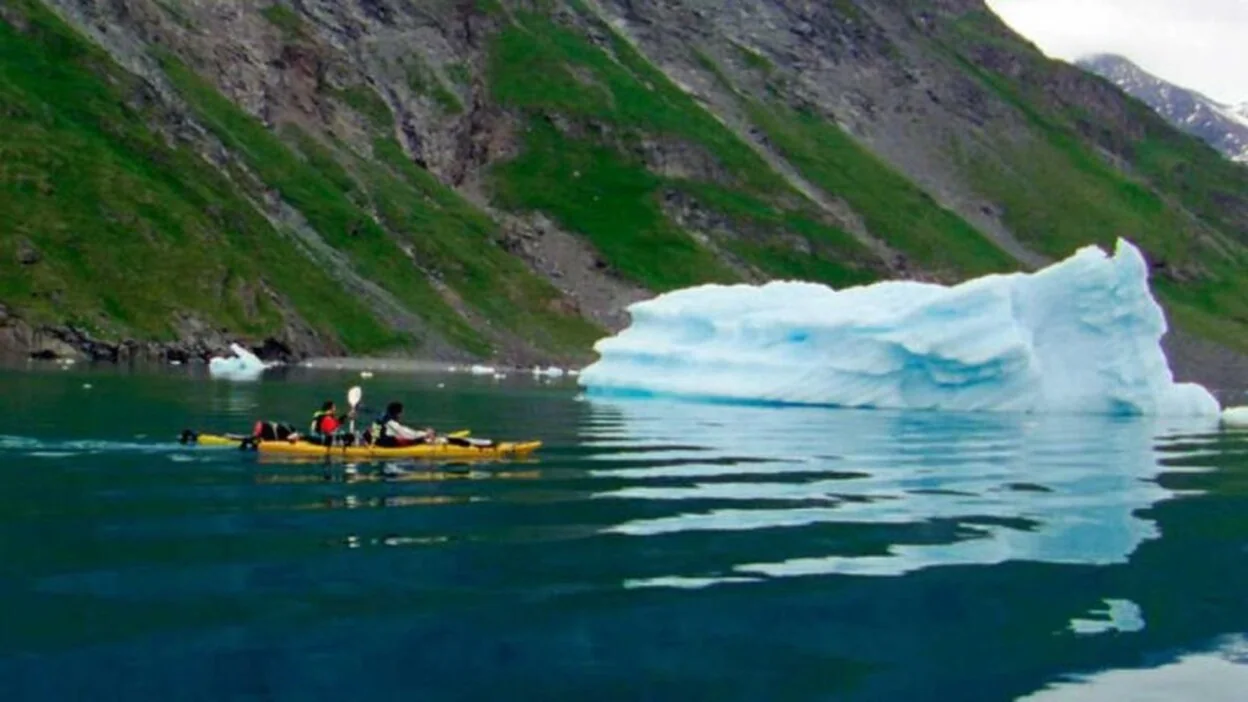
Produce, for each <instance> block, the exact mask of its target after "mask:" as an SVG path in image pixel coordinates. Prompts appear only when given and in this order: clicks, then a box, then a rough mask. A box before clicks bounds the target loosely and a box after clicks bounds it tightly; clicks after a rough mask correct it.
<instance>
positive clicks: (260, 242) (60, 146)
mask: <svg viewBox="0 0 1248 702" xmlns="http://www.w3.org/2000/svg"><path fill="white" fill-rule="evenodd" d="M10 10H11V11H16V12H22V13H23V14H24V15H25V18H26V20H27V23H26V26H25V27H24V28H23V30H22V31H18V30H17V29H15V28H14V27H13V26H12V25H10V24H8V23H5V22H0V104H3V105H4V107H3V109H2V110H0V126H2V128H0V221H3V222H4V225H3V226H4V227H5V232H4V236H2V237H0V300H3V301H4V303H5V304H6V305H8V306H10V308H11V309H14V310H16V311H18V312H19V313H21V314H22V315H24V316H25V317H27V318H28V319H29V320H30V321H32V322H34V323H37V324H38V323H57V322H62V321H70V322H72V323H76V324H79V325H82V326H84V327H85V328H87V329H89V330H91V331H93V332H95V333H99V334H103V335H107V336H110V337H112V338H120V337H122V336H125V335H141V336H144V337H148V338H154V339H170V338H172V337H173V335H174V333H175V332H174V330H173V329H172V328H171V325H172V323H173V321H174V320H175V318H176V317H177V315H178V314H179V313H188V314H193V315H195V316H198V317H199V318H201V319H203V320H205V321H207V322H209V323H211V324H216V325H220V326H227V327H229V328H231V329H234V330H237V331H241V332H244V333H255V334H260V333H266V332H272V331H273V330H275V328H276V327H277V326H278V324H279V320H280V312H279V310H278V309H277V307H276V306H275V305H274V303H273V301H272V300H271V299H270V298H269V296H268V294H267V293H266V289H272V290H275V291H278V292H280V293H281V295H282V296H283V297H284V298H286V299H287V300H288V301H289V303H290V304H291V305H293V307H294V308H295V309H296V310H297V311H298V312H299V313H300V314H301V315H302V317H303V318H304V319H305V320H307V321H308V322H309V323H310V324H311V325H312V326H313V327H315V328H317V329H320V330H321V331H322V332H324V333H325V334H327V335H329V336H330V337H339V338H341V339H342V340H343V341H344V342H345V343H346V344H347V345H348V346H349V347H350V348H351V349H353V350H355V351H359V352H365V351H369V350H374V349H378V348H382V347H387V346H393V345H394V344H396V343H398V342H399V341H400V339H399V338H398V337H396V336H395V334H394V333H393V332H391V331H389V330H388V329H387V328H386V327H385V326H384V325H383V324H381V323H380V322H379V321H378V320H377V319H376V318H374V317H373V316H372V315H370V314H369V312H368V311H367V310H366V309H365V308H363V307H362V306H361V305H360V304H358V303H356V302H354V301H352V300H350V299H345V298H344V296H343V295H342V294H341V292H340V291H339V289H338V287H337V285H336V284H335V283H334V281H333V280H331V279H330V278H329V277H328V276H327V275H325V274H324V273H323V272H322V271H320V270H319V269H318V268H316V267H315V265H313V264H312V262H311V261H310V260H308V259H307V258H304V257H303V256H300V255H298V254H295V255H292V254H291V250H290V246H289V243H288V242H287V241H286V240H285V238H284V237H282V236H281V235H279V234H278V233H277V232H275V231H273V229H272V228H271V226H270V225H269V223H268V222H267V221H266V220H265V219H264V218H263V217H261V216H260V215H259V214H258V213H257V212H256V210H255V209H254V208H253V207H252V206H251V205H250V204H249V203H247V202H245V201H243V200H242V199H241V198H239V197H238V196H237V195H236V194H235V192H234V190H233V188H232V186H231V184H230V183H228V182H227V181H225V180H224V179H223V178H222V177H221V176H220V175H219V173H218V172H217V171H215V170H214V169H213V168H212V167H211V166H209V165H208V164H207V163H205V162H204V161H203V160H201V159H200V158H199V157H198V156H197V155H195V154H193V153H191V152H190V151H187V150H172V149H170V148H169V147H168V146H166V144H165V142H164V140H163V139H162V138H160V137H159V136H157V135H156V134H154V133H152V132H151V131H149V130H148V129H147V128H146V127H145V126H144V125H145V123H146V118H145V116H144V115H142V114H139V113H136V112H135V111H134V110H132V109H131V108H129V107H127V105H126V100H125V96H126V95H128V94H130V92H131V91H133V90H134V89H136V87H137V85H136V81H135V79H134V78H132V77H131V76H129V75H128V74H126V73H124V72H123V71H122V70H121V69H120V68H119V67H117V66H116V65H115V64H113V63H112V62H111V61H110V60H109V59H108V57H107V56H106V55H105V54H104V53H103V52H102V51H100V50H98V49H96V48H94V47H93V46H91V45H90V44H88V43H87V42H86V41H85V40H84V39H82V38H81V37H80V36H78V35H77V34H76V33H74V32H73V31H72V30H70V29H69V28H68V27H66V26H65V25H64V24H63V23H62V22H61V21H60V20H59V19H57V18H56V17H55V16H53V15H52V14H51V13H50V12H48V11H47V10H45V9H43V7H42V6H41V5H40V4H39V3H37V2H35V1H34V0H15V1H14V2H12V3H10ZM26 242H29V244H30V245H33V247H34V249H35V250H37V252H38V254H39V260H38V262H37V263H33V264H29V265H23V264H21V263H19V262H18V252H19V250H21V249H22V248H23V247H24V246H26V245H27V244H26Z"/></svg>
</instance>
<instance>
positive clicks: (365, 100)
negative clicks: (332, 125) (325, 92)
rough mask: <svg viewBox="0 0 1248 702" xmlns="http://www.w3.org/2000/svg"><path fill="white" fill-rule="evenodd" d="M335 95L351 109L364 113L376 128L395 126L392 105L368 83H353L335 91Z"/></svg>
mask: <svg viewBox="0 0 1248 702" xmlns="http://www.w3.org/2000/svg"><path fill="white" fill-rule="evenodd" d="M332 94H333V95H334V97H336V98H338V99H339V100H341V101H343V102H344V103H346V104H347V105H348V106H350V107H351V109H353V110H355V111H356V112H359V113H360V114H362V115H364V117H366V118H367V119H368V121H369V124H371V125H372V126H373V128H375V129H391V128H393V127H394V113H392V112H391V111H390V106H389V105H387V104H386V101H385V100H382V99H381V96H380V95H378V94H377V91H375V90H373V89H372V88H370V87H368V86H367V85H352V86H350V87H347V88H343V89H342V90H337V91H333V92H332Z"/></svg>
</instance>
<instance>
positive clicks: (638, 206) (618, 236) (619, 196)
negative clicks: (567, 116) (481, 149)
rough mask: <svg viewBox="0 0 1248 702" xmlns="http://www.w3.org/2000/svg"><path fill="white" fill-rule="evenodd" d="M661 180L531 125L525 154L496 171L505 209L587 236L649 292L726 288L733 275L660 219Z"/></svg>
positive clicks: (606, 152) (612, 154) (602, 150)
mask: <svg viewBox="0 0 1248 702" xmlns="http://www.w3.org/2000/svg"><path fill="white" fill-rule="evenodd" d="M659 185H660V179H659V178H658V177H657V176H655V175H654V174H652V173H650V172H649V171H648V170H646V168H645V166H644V165H643V164H640V163H635V162H630V161H628V160H626V159H625V158H624V157H623V156H621V155H620V154H619V153H618V152H616V151H615V150H614V149H610V148H607V147H603V146H597V145H594V144H591V143H588V142H585V141H577V140H571V139H568V138H566V137H564V136H563V135H562V134H560V133H559V132H558V131H556V130H555V128H554V127H553V126H552V125H550V124H549V123H546V122H543V121H541V120H538V119H534V120H533V121H532V122H531V123H530V125H529V132H528V135H527V138H526V140H525V146H524V154H523V155H522V156H521V157H520V158H518V159H516V160H515V161H512V162H510V163H507V164H505V165H503V166H501V167H499V168H498V169H497V170H496V171H495V190H496V196H497V198H498V200H499V202H500V204H502V205H503V206H505V207H509V208H512V209H518V210H542V211H544V212H548V213H550V214H551V215H552V216H554V217H555V218H557V219H558V220H559V222H560V224H562V225H563V226H564V227H567V228H568V229H571V230H573V231H579V232H583V233H584V234H586V235H587V236H588V237H589V239H590V241H592V242H593V244H594V246H596V247H597V248H598V250H599V251H601V252H602V254H603V255H604V256H605V257H606V258H607V260H608V261H610V262H611V264H612V265H613V266H615V268H617V269H618V270H619V271H620V272H621V273H622V274H624V275H626V276H628V277H630V278H632V279H633V280H636V281H638V282H640V283H642V284H643V285H646V286H648V287H650V288H651V289H654V290H672V289H674V288H679V287H683V286H687V285H694V284H697V283H704V282H720V281H723V282H726V281H729V280H732V279H733V276H732V275H731V273H730V272H729V271H728V270H727V269H726V268H724V266H723V265H722V264H721V263H719V261H718V260H717V259H716V258H715V256H714V255H713V254H712V253H711V252H710V251H709V250H707V249H705V248H703V247H701V246H699V245H698V243H697V242H695V241H694V240H693V239H692V238H690V237H689V235H688V234H686V233H685V232H683V231H681V230H680V229H679V228H677V227H676V226H675V225H673V224H672V223H671V222H669V221H668V220H667V218H666V217H664V215H663V212H662V210H661V209H660V207H659V203H658V198H657V197H656V194H655V193H656V191H657V190H658V187H659Z"/></svg>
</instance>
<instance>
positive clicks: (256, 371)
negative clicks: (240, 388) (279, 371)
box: [208, 344, 278, 380]
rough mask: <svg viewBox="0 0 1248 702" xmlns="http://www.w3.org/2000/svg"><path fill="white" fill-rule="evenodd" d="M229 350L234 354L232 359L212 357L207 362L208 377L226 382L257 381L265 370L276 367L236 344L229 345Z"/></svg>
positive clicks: (274, 363) (274, 364)
mask: <svg viewBox="0 0 1248 702" xmlns="http://www.w3.org/2000/svg"><path fill="white" fill-rule="evenodd" d="M230 350H231V351H233V352H234V356H233V357H230V358H221V357H219V356H214V357H213V358H212V360H210V361H208V373H209V375H211V376H212V377H214V378H224V379H226V380H257V379H259V378H260V376H261V374H263V373H264V371H265V370H267V369H269V368H272V367H273V366H276V365H278V364H277V363H276V362H273V363H265V362H264V361H261V360H260V358H259V357H258V356H256V355H255V354H254V353H252V352H250V351H248V350H247V349H245V348H243V347H242V346H239V345H238V344H230Z"/></svg>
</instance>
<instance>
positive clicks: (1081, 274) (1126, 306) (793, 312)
mask: <svg viewBox="0 0 1248 702" xmlns="http://www.w3.org/2000/svg"><path fill="white" fill-rule="evenodd" d="M629 313H630V315H631V324H630V325H629V326H628V327H627V328H626V329H624V330H623V331H621V332H620V333H618V334H616V335H613V336H610V337H607V338H605V339H601V340H599V341H598V342H597V344H595V346H594V350H595V351H596V352H597V353H598V356H599V358H598V360H597V361H596V362H594V363H593V364H591V365H590V366H588V367H587V368H585V369H584V370H583V371H582V372H581V375H580V377H579V378H578V383H579V384H580V385H581V387H582V388H584V389H585V393H586V394H587V395H589V396H595V395H597V396H610V395H634V396H636V395H640V396H674V397H684V398H690V399H698V400H711V401H729V402H754V403H758V402H761V403H777V404H816V405H833V406H843V407H862V408H892V409H930V410H953V411H1002V412H1023V413H1078V414H1111V415H1121V414H1147V415H1180V416H1214V417H1216V416H1217V415H1218V412H1219V406H1218V402H1217V400H1216V399H1214V397H1213V395H1212V394H1210V393H1209V391H1208V390H1206V389H1205V388H1203V387H1201V386H1199V385H1196V384H1192V383H1176V382H1174V378H1173V374H1172V373H1171V370H1170V367H1169V364H1168V363H1167V361H1166V357H1165V354H1164V352H1163V351H1162V349H1161V338H1162V336H1163V335H1164V334H1165V332H1166V329H1167V327H1166V320H1165V316H1164V315H1163V313H1162V310H1161V307H1160V306H1159V305H1158V304H1157V302H1156V300H1154V299H1153V296H1152V294H1151V293H1150V291H1149V286H1148V266H1147V264H1146V262H1145V260H1144V257H1143V255H1142V254H1141V253H1140V251H1139V249H1137V248H1136V247H1135V246H1134V245H1132V244H1131V243H1130V242H1129V241H1126V240H1124V239H1119V240H1118V242H1117V245H1116V247H1115V250H1114V253H1113V255H1112V256H1110V255H1108V254H1107V253H1106V252H1105V251H1103V250H1102V249H1100V248H1099V247H1097V246H1087V247H1084V248H1081V249H1079V250H1078V251H1076V252H1075V253H1074V254H1073V255H1071V256H1070V257H1069V258H1067V259H1066V260H1064V261H1060V262H1058V263H1055V264H1053V265H1051V266H1049V267H1047V268H1044V269H1042V270H1039V271H1036V272H1034V273H1010V274H994V275H988V276H984V277H981V278H976V279H973V280H970V281H967V282H965V283H961V284H959V285H954V286H945V285H938V284H933V283H922V282H916V281H902V280H895V281H884V282H879V283H874V284H871V285H866V286H859V287H853V288H846V289H843V290H833V289H832V288H829V287H827V286H825V285H820V284H815V283H807V282H796V281H774V282H770V283H767V284H764V285H745V284H739V285H702V286H697V287H693V288H686V289H683V290H678V291H674V292H670V293H666V294H663V295H660V296H658V297H655V298H653V299H650V300H646V301H643V302H639V303H635V304H633V305H631V306H630V307H629Z"/></svg>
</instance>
